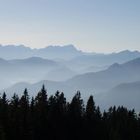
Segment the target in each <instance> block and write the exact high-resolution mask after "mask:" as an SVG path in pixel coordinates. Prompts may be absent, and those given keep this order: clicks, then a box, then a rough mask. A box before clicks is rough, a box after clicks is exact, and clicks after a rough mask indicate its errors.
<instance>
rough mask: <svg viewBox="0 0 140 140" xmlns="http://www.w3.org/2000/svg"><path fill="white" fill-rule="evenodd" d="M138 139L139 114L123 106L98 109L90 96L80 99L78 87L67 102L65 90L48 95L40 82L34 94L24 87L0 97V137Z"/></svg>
mask: <svg viewBox="0 0 140 140" xmlns="http://www.w3.org/2000/svg"><path fill="white" fill-rule="evenodd" d="M11 139H13V140H89V139H94V140H139V139H140V117H139V115H138V114H136V112H135V111H134V110H128V109H127V108H125V107H122V106H121V107H115V106H114V107H110V108H109V110H108V111H104V112H103V113H101V112H100V108H99V107H98V106H96V105H95V103H94V99H93V96H90V97H89V99H88V101H87V104H86V105H85V104H84V103H83V100H82V99H81V94H80V92H79V91H78V92H77V93H76V94H75V96H74V97H73V98H72V100H71V102H68V101H67V100H66V98H65V96H64V93H59V91H57V92H56V94H55V95H52V96H50V97H48V95H47V91H46V89H45V87H44V86H43V87H42V89H41V90H40V91H39V92H38V93H37V95H36V97H32V98H31V97H29V95H28V91H27V89H25V91H24V93H23V95H22V96H21V97H18V95H16V94H14V95H13V97H12V98H11V99H10V100H8V99H7V98H6V94H5V93H3V95H2V96H1V97H0V140H11Z"/></svg>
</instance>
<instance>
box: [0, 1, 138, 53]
mask: <svg viewBox="0 0 140 140" xmlns="http://www.w3.org/2000/svg"><path fill="white" fill-rule="evenodd" d="M139 7H140V0H0V43H1V44H17V45H18V44H24V45H26V46H29V47H32V48H42V47H45V46H48V45H66V44H74V45H75V46H76V47H77V48H79V49H81V50H84V51H94V52H113V51H121V50H125V49H130V50H140V39H139V37H140V8H139Z"/></svg>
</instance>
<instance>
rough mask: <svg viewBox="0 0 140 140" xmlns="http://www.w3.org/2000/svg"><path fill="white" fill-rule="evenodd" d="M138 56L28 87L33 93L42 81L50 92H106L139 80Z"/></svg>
mask: <svg viewBox="0 0 140 140" xmlns="http://www.w3.org/2000/svg"><path fill="white" fill-rule="evenodd" d="M139 71H140V58H137V59H134V60H131V61H129V62H126V63H123V64H117V63H115V64H113V65H111V66H110V67H109V68H108V69H106V70H103V71H100V72H90V73H86V74H82V75H77V76H75V77H73V78H71V79H69V80H66V81H64V82H63V81H62V82H53V81H41V82H39V83H36V84H31V85H30V86H29V89H32V91H33V93H35V91H37V90H35V89H36V88H37V87H38V88H39V87H40V86H41V84H43V82H45V83H46V87H47V88H48V89H49V91H50V92H55V90H57V89H58V90H61V91H64V92H65V93H66V95H68V96H70V95H69V94H70V93H75V92H76V90H80V91H81V92H82V93H83V97H85V98H86V97H87V96H88V95H90V94H97V93H100V92H106V91H109V90H110V89H112V88H113V87H115V86H117V85H119V84H121V83H127V82H135V81H140V74H139ZM11 89H12V87H11V88H9V89H6V91H7V92H8V93H10V92H9V91H12V92H14V90H15V91H17V90H18V91H20V90H21V89H20V88H18V86H15V89H14V90H11Z"/></svg>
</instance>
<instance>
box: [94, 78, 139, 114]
mask: <svg viewBox="0 0 140 140" xmlns="http://www.w3.org/2000/svg"><path fill="white" fill-rule="evenodd" d="M96 98H97V101H98V103H99V104H100V105H101V106H102V108H107V107H109V106H110V105H116V106H119V105H123V106H126V107H128V108H131V109H133V108H135V109H136V110H137V111H139V110H140V102H139V99H140V81H136V82H130V83H122V84H119V85H118V86H116V87H114V88H112V89H111V90H109V91H108V92H104V93H101V94H99V95H97V97H96Z"/></svg>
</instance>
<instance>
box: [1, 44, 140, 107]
mask: <svg viewBox="0 0 140 140" xmlns="http://www.w3.org/2000/svg"><path fill="white" fill-rule="evenodd" d="M11 50H12V51H11ZM0 56H1V58H0V66H1V69H0V77H1V82H0V89H1V93H2V92H4V91H5V92H6V93H7V94H8V96H9V97H11V96H12V95H13V93H21V94H22V92H23V91H24V89H25V88H27V89H28V90H29V92H30V93H31V94H32V96H34V94H35V93H36V92H37V91H38V90H39V89H40V87H41V85H43V84H44V85H45V86H46V88H47V90H48V93H49V94H53V93H55V92H56V91H57V90H60V91H63V92H64V93H65V94H66V96H67V97H68V98H69V99H70V98H71V97H72V96H73V95H74V94H75V93H76V91H77V90H80V91H81V93H82V96H83V97H84V99H87V97H88V96H89V95H90V94H93V95H94V96H95V99H96V100H97V101H98V103H99V104H101V105H102V106H103V107H106V106H109V105H111V104H116V105H119V104H120V103H121V104H124V105H126V106H129V107H135V108H137V109H139V108H138V106H139V103H138V100H137V99H138V98H139V96H140V95H139V94H138V91H139V88H138V86H136V85H138V83H137V81H140V75H139V71H140V52H139V51H129V50H124V51H121V52H118V53H108V54H102V53H95V52H90V53H87V52H83V51H80V50H77V49H76V47H75V46H74V45H66V46H49V47H46V48H41V49H31V48H28V47H25V46H23V45H22V46H14V45H8V46H2V45H1V46H0ZM5 75H6V76H5ZM127 83H133V84H132V85H131V86H132V88H131V89H135V90H133V93H131V92H130V91H131V90H128V88H127V86H126V85H127ZM135 84H136V85H135ZM120 85H121V88H120ZM124 85H125V86H124ZM133 86H134V87H135V86H136V88H133ZM117 91H119V93H117ZM127 91H129V92H127ZM122 92H123V93H122ZM72 93H73V94H72ZM121 93H122V94H123V95H122V94H121ZM127 95H129V99H127V100H123V98H122V96H123V97H125V96H127ZM133 97H135V103H133V102H132V103H131V105H130V104H129V105H128V101H129V100H131V99H133ZM120 98H121V99H122V102H121V100H120ZM109 100H110V104H109Z"/></svg>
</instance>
